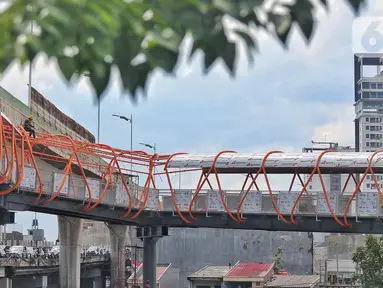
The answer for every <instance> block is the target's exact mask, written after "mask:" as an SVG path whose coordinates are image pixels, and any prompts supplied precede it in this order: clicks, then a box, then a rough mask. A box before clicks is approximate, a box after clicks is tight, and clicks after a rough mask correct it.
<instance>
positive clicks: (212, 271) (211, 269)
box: [188, 266, 230, 279]
mask: <svg viewBox="0 0 383 288" xmlns="http://www.w3.org/2000/svg"><path fill="white" fill-rule="evenodd" d="M229 270H230V267H229V266H205V267H203V268H202V269H200V270H198V271H197V272H195V273H193V274H191V275H190V276H188V279H189V278H222V277H224V276H225V275H226V274H227V273H228V272H229Z"/></svg>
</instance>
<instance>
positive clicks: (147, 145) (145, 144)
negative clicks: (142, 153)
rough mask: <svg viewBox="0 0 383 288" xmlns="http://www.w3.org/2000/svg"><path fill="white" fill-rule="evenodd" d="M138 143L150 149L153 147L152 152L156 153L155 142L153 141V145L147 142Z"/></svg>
mask: <svg viewBox="0 0 383 288" xmlns="http://www.w3.org/2000/svg"><path fill="white" fill-rule="evenodd" d="M138 144H140V145H142V146H145V147H148V148H150V149H153V154H156V143H154V144H153V145H150V144H147V143H138Z"/></svg>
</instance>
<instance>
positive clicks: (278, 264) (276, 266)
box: [274, 247, 284, 274]
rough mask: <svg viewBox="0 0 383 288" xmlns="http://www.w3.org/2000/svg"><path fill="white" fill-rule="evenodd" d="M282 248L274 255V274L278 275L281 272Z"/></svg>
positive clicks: (282, 262)
mask: <svg viewBox="0 0 383 288" xmlns="http://www.w3.org/2000/svg"><path fill="white" fill-rule="evenodd" d="M283 264H284V261H283V248H282V247H279V248H278V249H277V252H276V253H275V260H274V274H279V273H281V271H282V270H283Z"/></svg>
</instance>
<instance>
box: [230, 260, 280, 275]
mask: <svg viewBox="0 0 383 288" xmlns="http://www.w3.org/2000/svg"><path fill="white" fill-rule="evenodd" d="M273 266H274V263H268V264H260V263H241V262H239V263H237V264H236V265H235V266H234V267H233V268H232V269H230V271H229V272H228V273H227V274H226V276H225V278H230V277H249V278H252V277H265V276H266V275H267V273H269V272H270V270H271V269H273Z"/></svg>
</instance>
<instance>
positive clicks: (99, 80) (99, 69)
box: [89, 63, 111, 98]
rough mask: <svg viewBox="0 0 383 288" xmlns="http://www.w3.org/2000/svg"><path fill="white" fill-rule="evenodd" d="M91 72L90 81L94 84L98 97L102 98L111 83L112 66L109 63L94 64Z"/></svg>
mask: <svg viewBox="0 0 383 288" xmlns="http://www.w3.org/2000/svg"><path fill="white" fill-rule="evenodd" d="M89 72H90V76H89V77H90V81H91V83H92V85H93V88H94V90H95V92H96V95H97V97H98V98H101V96H102V94H103V93H104V91H105V89H106V87H108V84H109V79H110V74H111V66H110V65H109V64H107V63H105V64H104V65H101V64H98V65H94V67H93V69H91V70H90V71H89Z"/></svg>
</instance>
